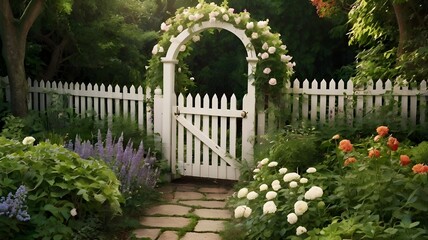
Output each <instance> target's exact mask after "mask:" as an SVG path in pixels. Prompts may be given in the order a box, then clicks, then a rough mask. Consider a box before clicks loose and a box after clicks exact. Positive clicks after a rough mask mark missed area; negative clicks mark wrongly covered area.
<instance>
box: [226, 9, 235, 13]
mask: <svg viewBox="0 0 428 240" xmlns="http://www.w3.org/2000/svg"><path fill="white" fill-rule="evenodd" d="M227 11H228V12H229V13H230V14H233V12H235V9H234V8H229V9H227Z"/></svg>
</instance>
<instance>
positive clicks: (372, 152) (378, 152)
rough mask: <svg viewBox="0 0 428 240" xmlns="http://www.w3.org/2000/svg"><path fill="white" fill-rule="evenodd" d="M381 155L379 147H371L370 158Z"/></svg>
mask: <svg viewBox="0 0 428 240" xmlns="http://www.w3.org/2000/svg"><path fill="white" fill-rule="evenodd" d="M378 157H380V151H379V150H377V149H371V150H370V151H369V158H378Z"/></svg>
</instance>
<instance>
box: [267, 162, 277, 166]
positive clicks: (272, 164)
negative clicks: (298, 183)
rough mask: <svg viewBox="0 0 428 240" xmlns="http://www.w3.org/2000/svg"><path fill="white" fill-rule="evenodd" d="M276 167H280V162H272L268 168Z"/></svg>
mask: <svg viewBox="0 0 428 240" xmlns="http://www.w3.org/2000/svg"><path fill="white" fill-rule="evenodd" d="M276 166H278V162H275V161H273V162H270V163H269V164H268V167H276Z"/></svg>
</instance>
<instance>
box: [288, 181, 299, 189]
mask: <svg viewBox="0 0 428 240" xmlns="http://www.w3.org/2000/svg"><path fill="white" fill-rule="evenodd" d="M289 186H290V188H296V187H297V186H298V184H297V182H296V181H291V182H290V184H289Z"/></svg>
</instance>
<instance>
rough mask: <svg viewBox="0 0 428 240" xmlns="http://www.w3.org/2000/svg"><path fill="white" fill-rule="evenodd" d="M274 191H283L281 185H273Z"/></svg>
mask: <svg viewBox="0 0 428 240" xmlns="http://www.w3.org/2000/svg"><path fill="white" fill-rule="evenodd" d="M272 189H273V190H274V191H278V190H279V189H281V184H279V183H278V184H276V185H273V184H272Z"/></svg>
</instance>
